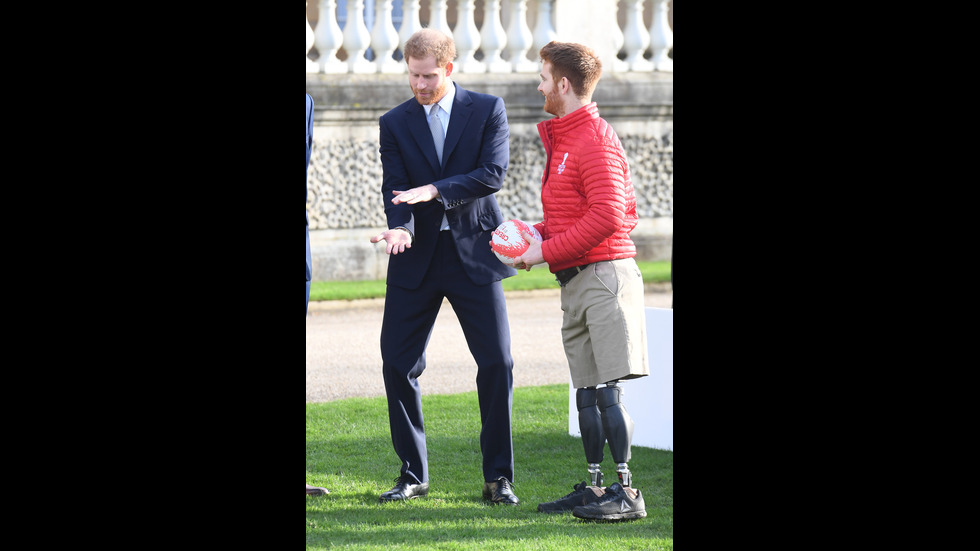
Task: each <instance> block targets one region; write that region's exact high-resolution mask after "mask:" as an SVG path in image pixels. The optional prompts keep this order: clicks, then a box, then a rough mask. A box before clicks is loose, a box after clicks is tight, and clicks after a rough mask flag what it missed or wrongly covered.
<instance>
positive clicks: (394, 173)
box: [371, 29, 519, 505]
mask: <svg viewBox="0 0 980 551" xmlns="http://www.w3.org/2000/svg"><path fill="white" fill-rule="evenodd" d="M404 52H405V61H406V63H407V65H408V82H409V86H411V88H412V94H413V95H414V97H413V98H411V99H409V100H407V101H405V102H404V103H402V104H401V105H399V106H397V107H395V108H393V109H391V110H390V111H388V112H387V113H385V114H384V115H382V116H381V118H380V121H379V123H380V132H381V138H380V141H381V149H380V151H381V166H382V184H381V196H382V201H383V205H384V211H385V216H386V218H387V221H388V229H387V230H385V231H383V232H381V233H380V234H378V235H376V236H374V237H372V238H371V242H372V243H380V242H381V241H384V242H385V244H386V246H385V251H386V253H387V254H388V255H390V256H389V257H388V276H387V290H386V291H385V302H384V318H383V321H382V325H381V358H382V372H383V374H384V381H385V392H386V393H387V396H388V421H389V423H390V426H391V441H392V444H393V445H394V448H395V453H396V454H397V455H398V458H399V459H400V460H401V468H400V470H399V473H398V477H397V478H396V479H395V486H394V488H392V489H391V490H389V491H387V492H384V493H383V494H381V497H380V499H379V501H381V502H382V503H384V502H389V501H403V500H407V499H412V498H418V497H422V496H426V495H428V493H429V464H428V453H427V448H426V440H425V426H424V423H423V420H422V402H421V393H420V390H419V381H418V378H419V376H421V375H422V372H423V371H424V370H425V348H426V345H427V343H428V342H429V337H430V336H431V335H432V328H433V326H434V324H435V320H436V315H437V314H438V313H439V307H440V306H441V305H442V302H443V299H447V300H448V301H449V304H450V305H452V308H453V311H454V312H456V316H457V317H458V318H459V323H460V326H461V328H462V330H463V336H464V337H465V338H466V344H467V345H468V346H469V349H470V352H471V353H472V354H473V358H474V359H475V360H476V365H477V375H476V388H477V395H478V397H479V402H480V419H481V421H482V429H481V431H480V451H481V452H482V454H483V499H484V500H486V501H489V502H492V503H502V504H508V505H516V504H518V503H519V500H518V499H517V496H515V495H514V492H513V489H512V485H513V483H514V447H513V441H512V437H511V409H512V404H513V386H514V377H513V368H514V360H513V358H512V357H511V352H510V325H509V324H508V320H507V303H506V302H505V300H504V291H503V285H501V281H502V280H503V279H504V278H507V277H511V276H513V275H517V270H515V269H514V268H513V267H510V266H506V265H504V264H503V263H501V262H500V261H499V260H497V257H496V256H494V254H493V252H492V251H491V250H490V248H489V247H487V246H486V243H487V242H489V241H490V235H491V233H492V232H493V230H494V229H496V227H497V226H498V225H499V224H500V223H501V222H503V221H504V218H503V215H502V214H501V213H500V208H499V206H498V205H497V200H496V199H495V198H494V194H495V193H496V192H498V191H500V188H501V186H503V183H504V175H505V174H506V172H507V166H508V163H509V162H510V127H509V126H508V124H507V113H506V111H505V110H504V100H502V99H501V98H499V97H496V96H491V95H488V94H480V93H476V92H471V91H469V90H466V89H464V88H462V87H460V86H459V85H458V84H456V83H454V82H453V81H452V80H451V79H450V75H451V74H452V72H453V63H452V62H453V59H454V58H455V57H456V46H455V44H454V43H453V39H452V37H450V36H447V35H446V34H444V33H442V32H440V31H438V30H435V29H422V30H420V31H418V32H416V33H415V34H413V35H412V36H411V37H410V38H409V39H408V41H407V42H406V43H405V48H404Z"/></svg>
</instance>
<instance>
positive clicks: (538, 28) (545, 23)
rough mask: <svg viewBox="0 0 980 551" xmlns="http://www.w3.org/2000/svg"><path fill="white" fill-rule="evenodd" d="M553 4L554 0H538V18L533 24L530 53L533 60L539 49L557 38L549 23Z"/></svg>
mask: <svg viewBox="0 0 980 551" xmlns="http://www.w3.org/2000/svg"><path fill="white" fill-rule="evenodd" d="M554 3H555V0H538V17H537V22H536V23H535V24H534V33H533V34H534V46H533V50H532V51H531V57H533V58H537V57H538V52H540V51H541V48H543V47H544V45H545V44H547V43H549V42H551V41H552V40H556V37H557V36H558V34H557V33H556V32H555V26H554V24H553V23H552V22H551V8H552V5H553V4H554Z"/></svg>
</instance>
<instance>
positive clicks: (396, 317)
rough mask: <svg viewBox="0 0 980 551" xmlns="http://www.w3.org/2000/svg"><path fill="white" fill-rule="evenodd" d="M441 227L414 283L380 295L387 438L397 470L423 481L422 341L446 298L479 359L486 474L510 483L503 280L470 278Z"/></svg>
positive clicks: (509, 374)
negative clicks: (425, 268)
mask: <svg viewBox="0 0 980 551" xmlns="http://www.w3.org/2000/svg"><path fill="white" fill-rule="evenodd" d="M439 234H440V236H439V238H438V244H437V245H436V251H435V255H434V257H433V259H432V263H431V265H430V267H429V270H428V273H426V274H425V277H424V278H423V280H422V283H421V285H420V286H419V288H417V289H413V290H408V289H403V288H400V287H397V286H394V285H391V284H389V285H388V289H387V293H386V296H385V312H384V323H383V324H382V328H381V356H382V361H383V367H382V371H383V373H384V381H385V390H386V392H387V395H388V418H389V422H390V424H391V440H392V444H393V445H394V448H395V453H397V454H398V457H399V458H400V459H401V461H402V467H401V473H402V474H403V475H406V474H407V475H410V476H411V477H413V478H414V479H415V480H416V481H417V482H428V481H429V468H428V452H427V447H426V439H425V425H424V423H423V419H422V402H421V393H420V387H419V381H418V378H419V377H420V376H421V375H422V372H423V371H425V348H426V346H427V345H428V342H429V336H430V335H431V334H432V328H433V326H434V324H435V320H436V316H437V314H438V313H439V308H440V306H441V305H442V302H443V299H444V298H445V299H447V300H448V301H449V304H450V305H451V306H452V308H453V311H455V313H456V316H457V317H458V318H459V323H460V326H461V328H462V330H463V335H464V337H465V338H466V344H467V346H468V347H469V349H470V352H471V353H472V354H473V358H474V359H475V360H476V365H477V374H476V387H477V395H478V397H479V402H480V419H481V421H482V429H481V431H480V450H481V452H482V454H483V476H484V481H487V482H489V481H492V480H495V479H497V478H498V477H501V476H504V477H506V478H507V480H510V481H512V482H513V481H514V449H513V439H512V435H511V409H512V406H513V387H514V377H513V367H514V360H513V358H512V357H511V353H510V327H509V325H508V322H507V303H506V301H505V299H504V291H503V286H502V285H501V282H500V281H495V282H493V283H490V284H488V285H475V284H474V283H473V282H472V281H471V280H470V278H469V277H468V276H467V275H466V273H465V271H464V269H463V266H462V264H461V263H460V261H459V255H458V253H457V252H456V245H455V243H454V242H453V238H452V235H451V234H450V232H448V231H443V232H439Z"/></svg>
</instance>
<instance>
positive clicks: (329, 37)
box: [313, 0, 347, 74]
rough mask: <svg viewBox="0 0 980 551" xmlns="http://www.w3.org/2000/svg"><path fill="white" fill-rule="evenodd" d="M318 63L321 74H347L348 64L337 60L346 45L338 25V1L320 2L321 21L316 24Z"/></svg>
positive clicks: (327, 0)
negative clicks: (342, 47)
mask: <svg viewBox="0 0 980 551" xmlns="http://www.w3.org/2000/svg"><path fill="white" fill-rule="evenodd" d="M313 34H314V36H315V37H316V41H315V44H316V51H318V52H320V57H319V59H317V63H318V64H319V66H320V72H321V73H331V74H334V73H346V72H347V64H346V63H344V62H343V61H341V60H339V59H337V50H339V49H340V47H341V46H343V44H344V33H342V32H341V31H340V25H339V24H337V0H320V20H319V21H317V23H316V31H314V33H313Z"/></svg>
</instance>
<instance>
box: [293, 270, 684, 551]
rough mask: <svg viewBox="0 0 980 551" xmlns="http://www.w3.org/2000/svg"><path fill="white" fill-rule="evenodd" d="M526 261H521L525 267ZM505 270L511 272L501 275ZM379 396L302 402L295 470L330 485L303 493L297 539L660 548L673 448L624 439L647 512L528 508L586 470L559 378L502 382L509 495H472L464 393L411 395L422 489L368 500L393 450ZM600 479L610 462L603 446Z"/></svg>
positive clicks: (391, 467)
mask: <svg viewBox="0 0 980 551" xmlns="http://www.w3.org/2000/svg"><path fill="white" fill-rule="evenodd" d="M532 271H533V270H532ZM512 279H513V278H512ZM386 404H387V402H386V399H385V398H384V397H378V398H349V399H345V400H338V401H334V402H326V403H312V404H310V403H308V404H306V481H307V483H309V484H313V485H316V486H323V487H325V488H327V489H329V490H330V492H331V493H330V495H327V496H323V497H307V498H306V548H307V549H328V548H346V549H357V550H379V551H380V550H383V549H385V550H387V549H445V550H450V549H451V550H472V551H483V550H488V549H535V550H554V551H566V550H577V549H594V550H609V551H623V550H629V549H633V550H641V549H642V550H672V549H673V548H674V454H673V452H672V451H666V450H656V449H652V448H645V447H640V446H633V448H632V458H631V460H630V462H629V466H630V470H631V471H632V472H633V486H634V487H635V488H637V489H638V490H640V491H641V492H642V493H643V496H644V500H645V502H646V510H647V517H646V518H643V519H640V520H635V521H629V522H611V523H605V522H591V521H589V522H586V521H582V520H579V519H577V518H575V517H573V516H572V515H571V514H570V513H569V514H561V515H547V514H543V513H538V512H537V504H538V503H541V502H545V501H552V500H554V499H557V498H560V497H563V496H564V495H565V494H567V493H569V492H571V491H572V486H573V485H574V484H576V483H578V482H581V481H583V480H586V478H587V476H588V474H587V471H586V463H585V455H584V451H583V448H582V441H581V439H579V438H576V437H573V436H570V435H569V434H568V385H565V384H556V385H546V386H539V387H520V388H515V389H514V408H513V421H512V426H513V435H514V463H515V470H516V472H515V477H514V478H515V480H514V482H515V484H514V490H515V493H516V495H517V497H518V498H520V499H521V504H520V505H517V506H507V505H487V504H486V503H485V502H484V501H483V499H482V488H483V475H482V470H481V454H480V441H479V434H480V412H479V404H478V402H477V395H476V392H467V393H462V394H451V395H435V396H423V397H422V405H423V408H424V410H425V424H426V434H427V442H428V455H429V470H430V481H429V495H428V497H425V498H420V499H414V500H411V501H409V502H405V503H385V504H383V505H382V504H379V503H378V496H379V495H381V493H382V492H385V491H387V490H389V489H390V488H391V487H392V486H393V485H394V479H395V477H397V476H398V473H399V466H400V464H401V463H400V461H399V460H398V457H397V456H396V455H395V452H394V449H393V448H392V444H391V437H390V432H389V428H388V414H387V405H386ZM602 470H603V473H604V474H605V475H606V484H607V485H608V484H611V483H612V482H615V481H616V473H615V470H616V466H615V463H614V462H613V461H612V458H611V456H610V455H609V449H608V446H607V447H606V453H605V461H604V462H603V463H602Z"/></svg>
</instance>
